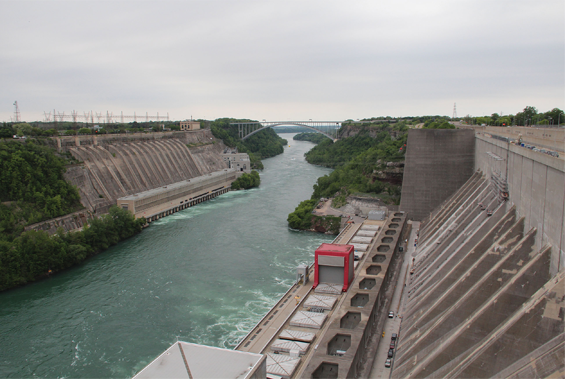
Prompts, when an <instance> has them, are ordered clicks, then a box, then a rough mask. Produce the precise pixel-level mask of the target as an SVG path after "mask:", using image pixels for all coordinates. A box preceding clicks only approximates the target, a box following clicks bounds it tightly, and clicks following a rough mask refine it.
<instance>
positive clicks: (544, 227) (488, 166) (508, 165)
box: [475, 135, 565, 275]
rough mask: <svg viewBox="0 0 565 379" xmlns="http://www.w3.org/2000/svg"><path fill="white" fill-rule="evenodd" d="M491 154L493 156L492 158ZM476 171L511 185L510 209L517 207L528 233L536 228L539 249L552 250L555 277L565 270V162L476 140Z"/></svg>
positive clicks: (515, 146)
mask: <svg viewBox="0 0 565 379" xmlns="http://www.w3.org/2000/svg"><path fill="white" fill-rule="evenodd" d="M489 153H490V154H489ZM475 169H476V170H481V171H483V172H484V173H485V175H486V177H487V178H488V179H490V178H491V177H492V175H493V174H495V175H496V174H498V175H500V177H501V178H504V179H506V180H507V182H508V189H509V201H508V205H507V206H508V207H510V206H513V205H515V206H516V210H517V212H518V215H519V216H523V217H524V218H525V222H526V229H530V228H536V229H537V238H536V247H537V248H538V249H539V248H541V247H542V246H543V245H545V244H547V243H549V244H551V246H552V257H551V269H550V272H551V274H552V275H554V274H555V273H556V272H557V271H560V270H563V269H564V268H565V216H564V214H565V161H563V159H560V158H554V157H552V156H549V155H546V154H543V153H538V152H535V151H532V150H529V149H526V148H523V147H520V146H517V145H513V144H510V143H507V142H503V141H500V140H496V139H493V138H488V137H485V136H481V135H477V136H476V154H475Z"/></svg>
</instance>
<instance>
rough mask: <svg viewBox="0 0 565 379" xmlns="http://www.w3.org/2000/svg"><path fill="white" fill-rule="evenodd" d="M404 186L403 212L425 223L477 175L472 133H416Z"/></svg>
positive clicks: (411, 139)
mask: <svg viewBox="0 0 565 379" xmlns="http://www.w3.org/2000/svg"><path fill="white" fill-rule="evenodd" d="M407 145H408V150H407V152H406V165H405V168H404V180H403V184H402V198H401V201H400V210H401V211H404V212H407V213H408V218H409V219H411V220H419V221H421V220H422V219H423V218H424V217H426V216H428V215H429V213H430V212H431V211H432V210H433V209H434V208H436V207H437V206H439V205H440V204H441V203H442V202H443V201H444V200H446V199H447V198H448V197H449V196H450V195H452V194H453V193H455V191H457V190H458V189H459V187H461V186H462V185H463V184H464V183H465V182H466V181H467V180H468V179H469V178H470V177H471V175H473V172H474V152H475V137H474V132H473V131H472V130H462V129H455V130H452V129H447V130H446V129H412V130H410V131H409V132H408V143H407Z"/></svg>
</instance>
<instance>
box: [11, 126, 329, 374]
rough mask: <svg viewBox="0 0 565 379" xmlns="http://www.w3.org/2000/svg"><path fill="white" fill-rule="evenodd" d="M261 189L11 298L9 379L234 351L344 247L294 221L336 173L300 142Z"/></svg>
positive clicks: (122, 368)
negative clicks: (316, 188)
mask: <svg viewBox="0 0 565 379" xmlns="http://www.w3.org/2000/svg"><path fill="white" fill-rule="evenodd" d="M282 137H283V138H286V139H288V141H289V144H290V147H288V146H287V147H285V152H284V154H281V155H279V156H277V157H274V158H269V159H265V160H264V165H265V169H264V170H263V172H262V173H261V186H260V187H259V188H256V189H252V190H248V191H236V192H229V193H227V194H225V195H222V196H220V197H218V198H216V199H213V200H210V201H208V202H205V203H202V204H199V205H197V206H195V207H193V208H189V209H186V210H184V211H181V212H178V213H175V214H173V215H171V216H168V217H165V218H163V219H161V220H159V221H157V222H154V223H152V224H151V226H150V227H149V228H147V229H145V230H144V231H143V232H142V233H140V234H139V235H137V236H135V237H133V238H131V239H129V240H127V241H124V242H122V243H120V244H118V245H116V246H114V247H113V248H111V249H109V250H107V251H105V252H104V253H102V254H100V255H98V256H97V257H95V258H93V259H90V260H89V261H87V262H86V263H84V264H82V265H80V266H78V267H75V268H73V269H71V270H68V271H66V272H64V273H61V274H59V275H56V276H55V277H52V278H50V279H48V280H44V281H41V282H38V283H34V284H31V285H28V286H26V287H23V288H19V289H16V290H12V291H8V292H5V293H2V294H0V377H10V378H19V377H24V378H30V377H47V378H109V377H116V378H128V377H131V376H133V375H134V374H135V373H136V372H138V371H139V370H141V369H142V368H143V367H144V366H145V365H146V364H148V363H149V362H150V361H151V360H153V359H154V358H155V357H157V356H158V355H159V354H161V353H162V352H163V351H164V350H165V349H167V348H168V347H169V346H170V345H171V344H172V343H174V342H175V341H176V340H177V338H178V339H179V340H182V341H187V342H194V343H199V344H205V345H210V346H219V347H226V348H233V347H234V346H235V345H236V344H237V342H238V341H239V340H240V339H241V338H242V337H243V336H244V335H245V334H247V332H248V331H249V330H250V329H251V328H252V327H253V326H254V325H255V323H257V322H258V321H259V320H260V319H261V317H262V316H263V315H264V314H265V313H266V312H267V311H268V309H270V307H271V306H272V305H273V304H274V303H275V302H276V301H277V300H278V298H279V297H280V296H281V295H282V294H283V293H284V292H286V291H287V290H288V288H289V286H290V285H291V284H292V283H293V281H294V278H295V268H296V266H297V265H298V264H300V263H311V262H312V261H313V254H314V250H315V248H316V247H317V246H318V245H319V244H320V243H322V242H330V241H331V240H332V239H333V237H332V236H326V235H323V234H316V233H308V232H295V231H291V230H289V229H288V226H287V222H286V218H287V215H288V213H290V212H292V211H293V210H294V208H295V207H296V206H297V205H298V203H299V202H300V201H302V200H305V199H308V198H310V195H311V194H312V186H313V185H314V183H315V182H316V179H317V178H318V177H320V176H322V175H325V174H327V173H329V172H330V171H331V170H330V169H326V168H323V167H318V166H313V165H310V164H308V163H307V162H306V161H305V160H304V153H305V152H306V151H308V150H309V149H310V148H312V146H313V144H311V143H310V142H302V141H293V140H292V135H291V134H283V135H282Z"/></svg>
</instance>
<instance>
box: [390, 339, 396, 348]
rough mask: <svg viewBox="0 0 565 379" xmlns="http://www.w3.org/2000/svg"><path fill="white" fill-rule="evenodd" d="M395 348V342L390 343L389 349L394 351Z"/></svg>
mask: <svg viewBox="0 0 565 379" xmlns="http://www.w3.org/2000/svg"><path fill="white" fill-rule="evenodd" d="M395 347H396V342H394V341H390V348H391V349H394V348H395Z"/></svg>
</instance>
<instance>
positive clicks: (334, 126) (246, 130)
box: [230, 121, 342, 141]
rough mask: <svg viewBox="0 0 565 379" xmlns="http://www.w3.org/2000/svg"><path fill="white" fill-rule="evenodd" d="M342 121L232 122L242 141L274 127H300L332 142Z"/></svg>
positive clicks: (335, 138)
mask: <svg viewBox="0 0 565 379" xmlns="http://www.w3.org/2000/svg"><path fill="white" fill-rule="evenodd" d="M341 123H342V121H263V122H232V123H230V125H237V127H238V132H239V138H241V139H242V140H244V139H246V138H247V137H250V136H252V135H253V134H255V133H257V132H260V131H261V130H263V129H267V128H274V127H275V126H283V125H284V126H302V127H305V128H308V129H312V130H314V131H315V132H318V133H321V134H323V135H325V136H326V137H328V138H331V139H332V140H333V141H335V140H337V132H338V130H339V129H340V128H341Z"/></svg>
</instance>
